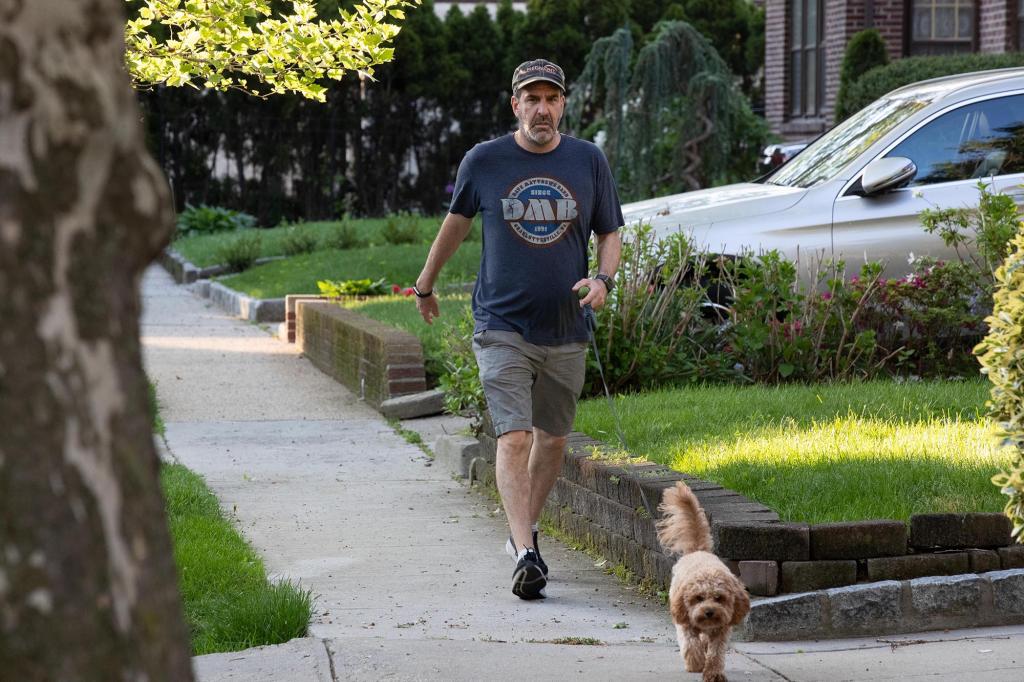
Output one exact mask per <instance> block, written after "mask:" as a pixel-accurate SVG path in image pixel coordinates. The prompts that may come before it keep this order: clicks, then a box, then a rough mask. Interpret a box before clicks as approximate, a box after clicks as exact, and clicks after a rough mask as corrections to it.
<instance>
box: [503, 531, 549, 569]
mask: <svg viewBox="0 0 1024 682" xmlns="http://www.w3.org/2000/svg"><path fill="white" fill-rule="evenodd" d="M533 551H534V552H535V553H536V554H537V565H539V566H540V570H541V571H543V572H544V577H545V578H546V577H547V576H548V565H547V564H546V563H544V558H543V557H542V556H541V555H540V548H539V547H537V531H533ZM505 554H508V555H509V556H510V557H512V561H516V559H517V558H518V557H519V550H518V549H516V543H514V542H512V536H511V535H509V536H508V541H507V542H506V543H505Z"/></svg>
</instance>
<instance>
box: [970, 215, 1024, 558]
mask: <svg viewBox="0 0 1024 682" xmlns="http://www.w3.org/2000/svg"><path fill="white" fill-rule="evenodd" d="M995 281H996V288H995V293H994V295H993V299H994V304H993V310H992V315H990V316H989V317H988V319H987V320H986V322H988V326H989V331H988V335H987V336H986V337H985V339H984V340H983V341H982V342H981V343H979V344H978V346H977V347H976V348H975V349H974V352H975V354H977V356H978V360H979V361H980V362H981V365H982V370H981V371H982V373H983V374H985V375H987V376H988V378H989V381H991V382H992V389H991V399H990V400H989V401H988V408H989V413H990V414H991V415H992V417H993V418H994V419H995V420H996V421H997V422H998V424H999V428H1000V431H1001V432H1002V435H1003V438H1004V442H1005V443H1006V445H1008V446H1010V447H1012V448H1013V458H1012V461H1011V462H1010V464H1009V467H1008V468H1007V470H1005V471H1002V472H1000V473H999V474H996V475H995V476H993V477H992V483H993V484H995V485H996V486H998V487H999V488H1000V490H1001V491H1002V492H1003V493H1004V494H1005V495H1007V497H1008V498H1009V500H1008V501H1007V503H1006V514H1007V515H1008V516H1009V517H1010V519H1011V520H1012V521H1013V534H1014V537H1016V538H1017V541H1018V542H1020V541H1022V540H1024V227H1020V226H1019V227H1018V230H1017V233H1016V236H1015V237H1014V238H1013V241H1012V242H1011V252H1010V254H1009V256H1007V258H1006V261H1005V262H1004V263H1003V265H1001V266H1000V267H999V268H998V269H997V270H996V273H995Z"/></svg>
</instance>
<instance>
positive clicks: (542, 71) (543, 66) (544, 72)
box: [512, 59, 565, 92]
mask: <svg viewBox="0 0 1024 682" xmlns="http://www.w3.org/2000/svg"><path fill="white" fill-rule="evenodd" d="M537 81H547V82H548V83H551V84H553V85H557V86H558V87H559V89H561V91H562V92H565V73H563V72H562V67H560V66H559V65H558V64H555V63H554V62H549V61H548V60H546V59H531V60H529V61H526V62H523V63H522V64H520V65H519V66H517V67H516V70H515V71H513V72H512V92H518V91H519V88H521V87H524V86H526V85H529V84H530V83H536V82H537Z"/></svg>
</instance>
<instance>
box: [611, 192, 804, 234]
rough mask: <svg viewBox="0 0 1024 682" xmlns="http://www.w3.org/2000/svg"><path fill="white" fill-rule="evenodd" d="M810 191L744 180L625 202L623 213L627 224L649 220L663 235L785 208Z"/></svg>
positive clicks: (658, 232)
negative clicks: (629, 202)
mask: <svg viewBox="0 0 1024 682" xmlns="http://www.w3.org/2000/svg"><path fill="white" fill-rule="evenodd" d="M806 193H807V190H806V189H804V188H802V187H783V186H782V185H768V184H762V183H756V182H742V183H737V184H735V185H725V186H723V187H712V188H710V189H701V190H696V191H693V192H683V193H682V194H672V195H670V196H667V197H659V198H657V199H647V200H645V201H637V202H634V203H631V204H625V205H624V206H623V207H622V216H623V218H624V219H625V221H626V224H627V225H632V224H635V223H639V222H648V223H650V224H651V226H652V227H653V228H654V230H655V232H656V233H657V234H659V235H663V234H667V233H670V232H675V231H677V230H679V229H680V228H683V229H687V228H696V227H706V226H708V225H710V224H711V223H715V222H718V221H722V220H737V219H742V218H748V217H755V216H762V215H765V214H768V213H775V212H776V211H782V210H785V209H787V208H789V207H790V206H792V205H794V204H795V203H797V202H798V201H800V199H802V198H803V196H804V195H805V194H806Z"/></svg>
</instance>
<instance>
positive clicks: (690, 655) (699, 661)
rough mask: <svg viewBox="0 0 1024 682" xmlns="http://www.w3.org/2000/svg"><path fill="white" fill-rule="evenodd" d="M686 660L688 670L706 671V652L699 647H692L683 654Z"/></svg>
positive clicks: (692, 671)
mask: <svg viewBox="0 0 1024 682" xmlns="http://www.w3.org/2000/svg"><path fill="white" fill-rule="evenodd" d="M683 660H684V661H686V672H688V673H699V672H703V671H704V652H703V651H701V650H699V649H690V650H689V651H687V652H686V655H685V656H683Z"/></svg>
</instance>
